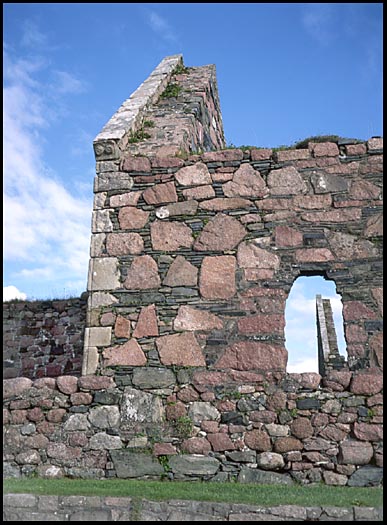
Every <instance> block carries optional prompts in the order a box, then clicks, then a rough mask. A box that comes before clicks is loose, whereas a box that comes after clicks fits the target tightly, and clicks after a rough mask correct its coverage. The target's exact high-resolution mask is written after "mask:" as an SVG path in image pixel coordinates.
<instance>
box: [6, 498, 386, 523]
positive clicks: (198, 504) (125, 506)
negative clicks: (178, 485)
mask: <svg viewBox="0 0 387 525" xmlns="http://www.w3.org/2000/svg"><path fill="white" fill-rule="evenodd" d="M3 505H4V507H3V508H4V510H3V514H4V518H3V521H89V522H94V521H383V511H382V508H372V507H348V508H342V507H325V506H324V507H300V506H298V505H280V506H277V507H260V506H256V505H242V504H232V503H212V502H206V501H183V500H171V501H163V502H159V501H148V500H145V499H141V500H139V499H135V498H113V497H99V496H88V497H86V496H35V495H32V494H6V495H5V496H4V497H3Z"/></svg>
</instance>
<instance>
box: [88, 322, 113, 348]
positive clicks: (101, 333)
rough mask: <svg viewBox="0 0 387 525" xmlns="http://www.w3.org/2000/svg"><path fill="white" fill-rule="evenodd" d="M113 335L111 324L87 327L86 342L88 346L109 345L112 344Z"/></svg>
mask: <svg viewBox="0 0 387 525" xmlns="http://www.w3.org/2000/svg"><path fill="white" fill-rule="evenodd" d="M111 335H112V329H111V326H104V327H101V326H92V327H91V328H87V327H86V328H85V342H86V344H87V346H108V345H110V341H111Z"/></svg>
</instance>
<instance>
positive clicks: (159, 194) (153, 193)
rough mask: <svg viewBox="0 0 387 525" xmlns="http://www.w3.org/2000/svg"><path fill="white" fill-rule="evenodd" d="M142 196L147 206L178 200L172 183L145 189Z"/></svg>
mask: <svg viewBox="0 0 387 525" xmlns="http://www.w3.org/2000/svg"><path fill="white" fill-rule="evenodd" d="M142 196H143V198H144V201H145V202H146V203H147V204H167V203H168V202H177V200H178V198H177V193H176V188H175V183H174V182H165V183H163V184H155V185H154V186H151V187H150V188H147V189H146V190H145V191H144V193H143V194H142Z"/></svg>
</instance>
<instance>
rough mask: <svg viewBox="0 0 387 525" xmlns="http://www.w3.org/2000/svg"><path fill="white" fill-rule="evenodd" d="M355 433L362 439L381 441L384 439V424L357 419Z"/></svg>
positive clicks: (354, 426)
mask: <svg viewBox="0 0 387 525" xmlns="http://www.w3.org/2000/svg"><path fill="white" fill-rule="evenodd" d="M353 434H354V436H355V437H357V439H360V440H361V441H381V440H382V439H383V426H382V425H375V424H373V423H357V422H356V421H355V423H354V425H353Z"/></svg>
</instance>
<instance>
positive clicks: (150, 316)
mask: <svg viewBox="0 0 387 525" xmlns="http://www.w3.org/2000/svg"><path fill="white" fill-rule="evenodd" d="M158 335H159V327H158V323H157V315H156V306H155V305H154V304H150V305H149V306H144V307H143V308H142V309H141V312H140V315H139V317H138V321H137V324H136V328H135V330H134V332H133V337H136V338H137V339H140V338H141V337H152V336H158Z"/></svg>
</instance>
